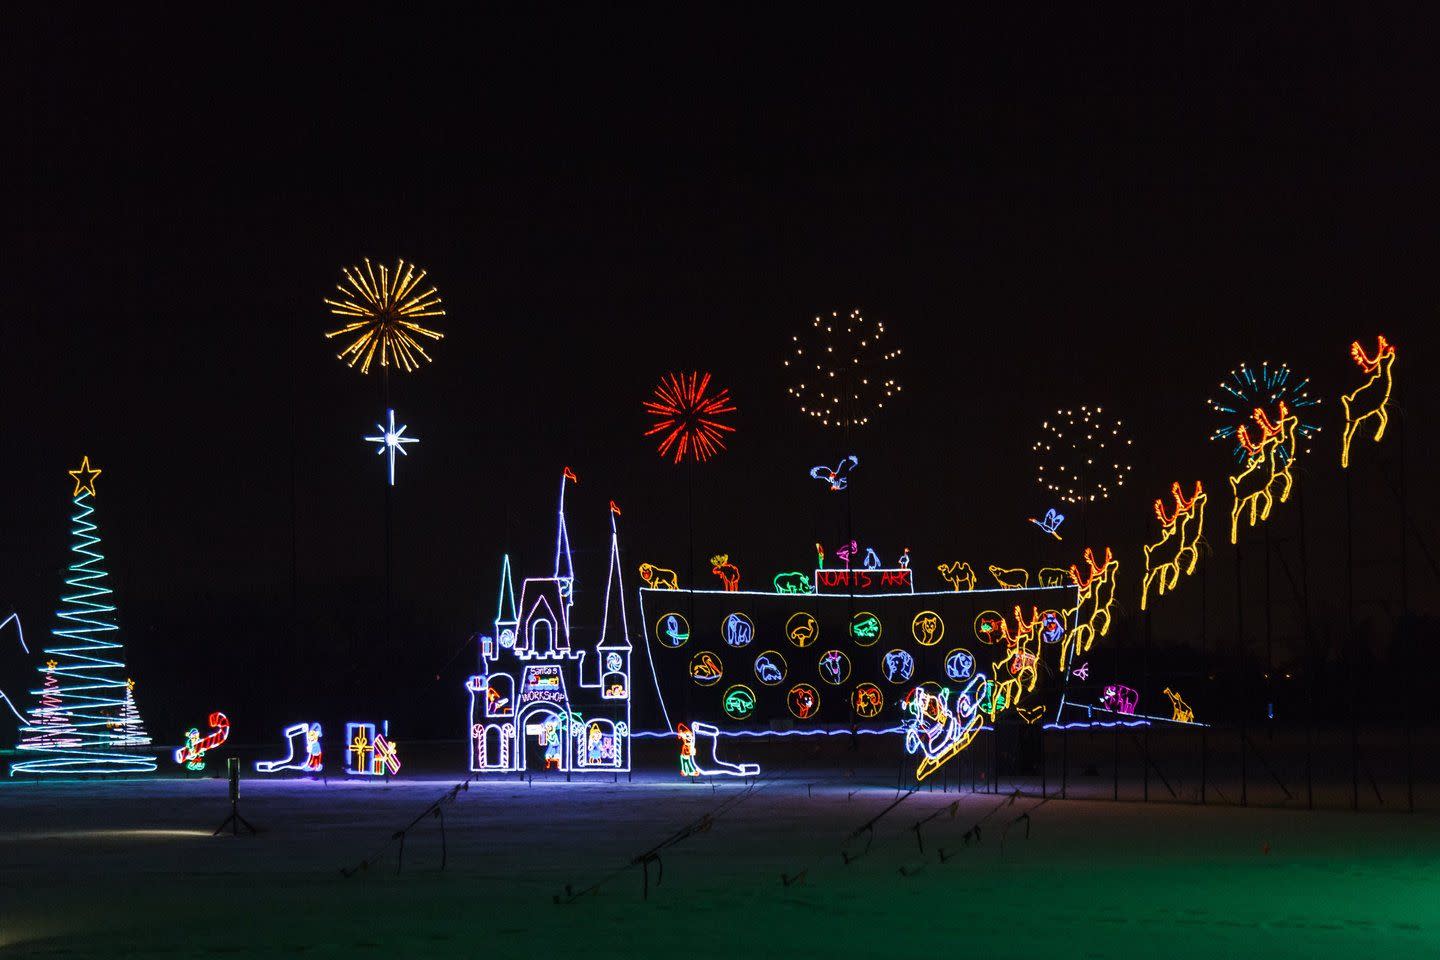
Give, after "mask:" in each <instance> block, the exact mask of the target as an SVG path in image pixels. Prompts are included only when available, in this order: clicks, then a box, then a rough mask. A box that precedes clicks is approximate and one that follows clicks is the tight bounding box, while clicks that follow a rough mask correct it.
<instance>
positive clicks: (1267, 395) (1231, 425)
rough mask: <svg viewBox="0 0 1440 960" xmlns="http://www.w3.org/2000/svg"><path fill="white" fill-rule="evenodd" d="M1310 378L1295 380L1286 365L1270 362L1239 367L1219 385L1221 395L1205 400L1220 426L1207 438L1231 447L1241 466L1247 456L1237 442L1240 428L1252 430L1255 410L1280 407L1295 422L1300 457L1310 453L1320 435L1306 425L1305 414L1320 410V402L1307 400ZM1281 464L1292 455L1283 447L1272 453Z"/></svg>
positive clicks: (1240, 444) (1296, 377)
mask: <svg viewBox="0 0 1440 960" xmlns="http://www.w3.org/2000/svg"><path fill="white" fill-rule="evenodd" d="M1309 386H1310V378H1309V377H1300V376H1297V375H1296V374H1295V373H1294V372H1293V371H1291V369H1290V365H1289V364H1288V363H1282V364H1280V365H1279V366H1277V367H1272V366H1271V365H1270V361H1268V360H1267V361H1265V362H1264V363H1261V364H1260V366H1259V367H1252V366H1249V365H1248V364H1245V363H1242V364H1240V366H1239V367H1237V368H1236V369H1234V370H1231V371H1230V376H1229V377H1227V378H1226V379H1224V380H1221V381H1220V391H1221V392H1220V394H1219V396H1217V397H1208V398H1206V400H1205V404H1206V406H1208V407H1209V408H1210V411H1211V412H1212V413H1214V414H1215V415H1216V416H1217V417H1218V418H1219V421H1220V422H1219V425H1218V426H1216V428H1215V430H1214V432H1212V433H1211V434H1210V439H1211V440H1219V441H1222V442H1228V443H1230V444H1231V445H1232V446H1233V448H1234V449H1233V451H1232V452H1233V454H1234V457H1235V462H1236V463H1244V462H1245V461H1246V460H1247V459H1248V458H1249V457H1250V453H1249V451H1247V450H1246V448H1245V444H1244V443H1242V442H1241V440H1240V428H1241V427H1243V426H1245V425H1246V424H1250V429H1251V430H1252V431H1253V430H1254V429H1255V426H1254V423H1253V421H1252V419H1251V418H1252V416H1253V415H1254V413H1255V411H1256V410H1260V409H1265V410H1275V409H1278V408H1279V405H1280V404H1281V403H1283V404H1285V406H1286V408H1287V409H1289V411H1290V413H1291V414H1292V415H1294V416H1295V417H1296V418H1297V419H1298V421H1299V422H1298V423H1297V425H1296V427H1295V444H1296V446H1298V447H1300V452H1301V453H1309V452H1310V447H1309V443H1308V441H1309V439H1310V438H1311V437H1313V436H1314V435H1315V434H1317V433H1319V432H1320V426H1319V425H1318V424H1315V423H1310V422H1307V421H1306V412H1307V411H1313V408H1315V407H1318V406H1320V398H1319V397H1312V396H1310V393H1309V390H1307V389H1306V388H1307V387H1309ZM1275 453H1276V456H1278V457H1279V458H1280V459H1281V462H1284V461H1286V460H1289V459H1290V458H1291V457H1292V456H1293V455H1294V454H1293V452H1292V451H1290V450H1287V449H1286V448H1285V445H1284V444H1283V443H1282V444H1281V445H1280V446H1279V447H1278V448H1277V449H1276V451H1275Z"/></svg>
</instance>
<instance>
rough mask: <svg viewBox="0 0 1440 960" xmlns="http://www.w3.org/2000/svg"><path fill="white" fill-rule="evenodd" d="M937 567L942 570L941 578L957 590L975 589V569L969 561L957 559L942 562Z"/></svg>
mask: <svg viewBox="0 0 1440 960" xmlns="http://www.w3.org/2000/svg"><path fill="white" fill-rule="evenodd" d="M935 569H936V570H939V571H940V578H941V579H942V580H944V581H945V582H946V583H948V584H950V586H951V588H952V589H954V590H955V591H957V592H958V591H961V590H974V589H975V571H974V570H973V569H971V567H970V564H969V563H966V562H963V561H959V560H957V561H955V562H953V563H942V564H940V565H939V566H938V567H936V568H935Z"/></svg>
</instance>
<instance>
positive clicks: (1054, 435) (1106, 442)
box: [1031, 406, 1131, 503]
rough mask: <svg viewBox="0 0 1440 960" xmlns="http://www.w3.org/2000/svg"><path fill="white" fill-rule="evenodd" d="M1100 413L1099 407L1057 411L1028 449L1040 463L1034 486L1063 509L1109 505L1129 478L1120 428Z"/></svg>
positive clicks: (1126, 449) (1126, 444) (1125, 444)
mask: <svg viewBox="0 0 1440 960" xmlns="http://www.w3.org/2000/svg"><path fill="white" fill-rule="evenodd" d="M1104 413H1105V411H1104V408H1103V407H1089V406H1080V407H1077V408H1073V409H1071V408H1067V409H1061V410H1056V411H1055V416H1053V417H1052V418H1050V419H1049V420H1046V421H1045V422H1044V423H1042V424H1041V425H1040V428H1041V431H1042V434H1041V437H1040V439H1039V440H1037V441H1035V445H1034V446H1033V447H1031V449H1032V450H1033V451H1034V452H1035V454H1036V458H1037V459H1038V460H1039V464H1038V467H1039V472H1038V473H1037V474H1036V476H1035V480H1036V482H1037V483H1039V484H1040V485H1041V486H1042V487H1044V488H1045V489H1046V490H1049V491H1050V492H1051V493H1053V494H1055V495H1056V496H1057V497H1059V498H1060V499H1061V500H1063V501H1064V502H1066V503H1093V502H1094V501H1096V500H1108V499H1110V494H1111V493H1112V492H1114V491H1115V490H1117V489H1118V488H1120V487H1123V486H1125V479H1126V478H1127V477H1129V476H1130V470H1131V464H1130V462H1129V459H1128V458H1129V448H1130V446H1131V440H1130V439H1129V438H1128V437H1126V436H1125V435H1124V434H1123V433H1122V432H1121V430H1122V428H1123V426H1124V423H1123V421H1120V420H1112V419H1110V418H1108V417H1106V416H1104Z"/></svg>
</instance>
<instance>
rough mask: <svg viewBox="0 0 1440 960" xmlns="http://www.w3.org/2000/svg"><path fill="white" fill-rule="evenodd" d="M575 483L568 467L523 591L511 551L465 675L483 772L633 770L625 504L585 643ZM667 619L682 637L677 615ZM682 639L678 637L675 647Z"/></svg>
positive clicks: (475, 751)
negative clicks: (573, 541)
mask: <svg viewBox="0 0 1440 960" xmlns="http://www.w3.org/2000/svg"><path fill="white" fill-rule="evenodd" d="M575 482H578V481H576V479H575V474H574V472H573V471H571V470H570V469H569V468H568V467H567V468H566V469H565V470H564V471H563V473H562V477H561V481H560V508H559V513H558V517H557V529H556V542H555V564H554V569H553V570H552V571H551V573H550V575H549V576H545V577H527V578H525V579H524V580H522V581H521V584H520V592H519V594H518V596H517V594H516V592H515V584H514V578H513V574H512V572H511V569H510V558H509V557H508V556H506V557H505V558H504V559H503V560H502V562H501V571H500V590H499V600H498V603H497V609H496V613H495V620H494V623H493V632H492V633H490V634H486V635H484V636H482V637H480V641H479V647H480V649H479V654H480V670H479V672H478V673H476V674H474V675H473V676H471V677H470V678H469V679H468V680H467V681H466V683H465V689H466V692H467V693H468V694H469V697H470V738H469V739H470V759H469V767H470V769H471V770H472V771H474V772H476V773H506V772H518V771H525V770H532V771H533V770H559V771H578V772H586V771H589V772H616V771H626V770H629V769H630V733H631V730H630V657H631V652H632V649H633V647H632V644H631V634H630V624H629V617H628V615H627V612H626V608H625V593H624V582H623V573H622V568H621V562H620V537H619V532H618V530H617V527H616V519H615V518H616V516H617V515H618V513H619V511H618V509H617V508H616V507H615V506H614V504H613V503H612V504H611V509H610V549H609V565H608V570H607V572H606V577H605V593H604V601H603V606H602V608H601V609H600V610H599V611H598V619H599V623H600V636H599V640H598V641H597V642H596V644H595V646H594V647H593V648H591V649H582V648H580V647H579V645H578V644H576V643H574V642H573V634H572V609H573V606H574V584H575V570H574V566H573V562H572V558H571V551H570V536H569V533H568V531H567V529H566V524H565V490H566V487H567V486H568V485H570V484H572V483H575ZM596 613H597V611H591V614H590V615H592V616H593V615H595V614H596ZM668 628H669V629H670V630H672V631H674V635H675V636H677V637H679V636H680V627H679V623H678V621H674V622H672V623H671V624H670V625H668ZM683 643H684V639H680V640H679V641H678V642H677V643H676V646H680V645H682V644H683ZM715 679H717V680H718V679H719V677H718V676H716V678H715ZM712 682H713V681H712ZM668 729H670V730H673V729H674V728H673V727H669V728H668Z"/></svg>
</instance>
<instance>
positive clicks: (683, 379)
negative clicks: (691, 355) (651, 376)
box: [645, 372, 735, 463]
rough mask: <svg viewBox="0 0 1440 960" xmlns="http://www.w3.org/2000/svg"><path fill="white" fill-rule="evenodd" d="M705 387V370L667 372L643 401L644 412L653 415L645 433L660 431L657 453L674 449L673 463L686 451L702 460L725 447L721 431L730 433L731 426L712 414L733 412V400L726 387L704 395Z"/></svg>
mask: <svg viewBox="0 0 1440 960" xmlns="http://www.w3.org/2000/svg"><path fill="white" fill-rule="evenodd" d="M709 388H710V374H708V373H703V374H702V373H699V372H695V373H691V374H689V375H688V376H687V375H686V374H683V373H667V374H666V375H665V376H663V377H661V378H660V383H659V385H658V386H656V387H655V394H654V397H655V399H653V400H646V401H645V412H646V413H649V414H652V415H654V417H655V424H654V426H652V427H651V428H650V429H649V430H646V431H645V436H647V437H649V436H654V435H655V434H657V433H659V434H663V436H662V438H661V440H660V446H659V450H660V456H662V457H666V456H670V451H671V450H674V451H675V453H674V456H675V462H676V463H679V462H680V461H681V460H684V459H685V455H686V454H687V453H688V454H689V455H690V456H691V457H693V458H694V459H696V460H699V461H701V462H704V461H706V460H709V459H710V458H711V457H713V456H714V455H715V454H717V453H719V452H720V451H721V450H724V449H725V441H724V437H725V434H727V433H734V432H735V428H734V427H732V426H730V425H729V424H725V423H721V422H720V421H719V420H717V419H716V417H719V416H722V415H723V414H727V413H734V412H735V404H734V403H732V402H731V400H730V391H729V390H728V389H727V390H721V391H719V392H717V393H715V394H713V395H708V396H707V394H706V391H708V390H709Z"/></svg>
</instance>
